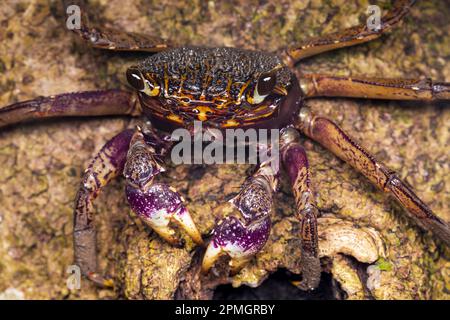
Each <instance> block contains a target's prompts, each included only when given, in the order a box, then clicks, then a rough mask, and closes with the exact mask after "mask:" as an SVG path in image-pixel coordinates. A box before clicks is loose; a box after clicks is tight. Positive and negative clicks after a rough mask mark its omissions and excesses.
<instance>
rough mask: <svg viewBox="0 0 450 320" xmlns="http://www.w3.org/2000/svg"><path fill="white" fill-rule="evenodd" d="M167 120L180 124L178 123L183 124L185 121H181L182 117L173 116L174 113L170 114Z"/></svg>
mask: <svg viewBox="0 0 450 320" xmlns="http://www.w3.org/2000/svg"><path fill="white" fill-rule="evenodd" d="M167 119H169V120H171V121H175V122H178V123H183V119H181V117H180V116H178V115H176V114H173V113H171V114H169V115H168V116H167Z"/></svg>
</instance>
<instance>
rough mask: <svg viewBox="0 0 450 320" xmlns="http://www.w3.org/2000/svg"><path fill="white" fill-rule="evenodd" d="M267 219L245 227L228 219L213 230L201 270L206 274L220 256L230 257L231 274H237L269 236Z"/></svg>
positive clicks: (239, 222)
mask: <svg viewBox="0 0 450 320" xmlns="http://www.w3.org/2000/svg"><path fill="white" fill-rule="evenodd" d="M270 224H271V223H270V219H269V218H268V217H266V218H263V219H261V220H260V221H257V222H254V223H252V224H250V225H248V226H245V225H244V224H243V223H242V222H241V221H239V220H238V219H237V218H236V217H228V218H226V220H224V221H223V222H222V223H220V224H219V225H218V226H217V228H216V229H215V230H214V237H213V239H212V240H211V242H210V244H209V245H208V248H207V250H206V253H205V256H204V258H203V264H202V270H203V271H204V272H207V271H208V270H209V269H210V268H211V267H212V266H213V265H214V263H215V262H216V261H217V259H218V258H219V256H221V255H222V254H228V255H229V256H230V257H231V262H230V266H231V273H236V272H238V271H239V270H240V269H241V268H242V267H243V265H244V264H245V263H247V262H248V260H249V259H250V258H251V257H252V256H253V255H255V254H256V253H257V252H258V251H260V250H261V249H262V248H263V247H264V245H265V244H266V242H267V239H268V238H269V234H270V227H271V226H270Z"/></svg>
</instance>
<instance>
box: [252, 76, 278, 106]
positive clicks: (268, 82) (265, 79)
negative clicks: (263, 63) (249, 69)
mask: <svg viewBox="0 0 450 320" xmlns="http://www.w3.org/2000/svg"><path fill="white" fill-rule="evenodd" d="M276 83H277V76H276V73H274V72H264V73H262V74H261V75H260V76H259V78H258V82H257V83H256V87H255V90H254V91H253V96H249V97H248V99H247V100H248V102H250V103H251V104H258V103H261V102H263V101H264V99H265V98H266V97H267V96H268V95H269V94H270V93H271V92H272V91H273V89H274V88H275V85H276Z"/></svg>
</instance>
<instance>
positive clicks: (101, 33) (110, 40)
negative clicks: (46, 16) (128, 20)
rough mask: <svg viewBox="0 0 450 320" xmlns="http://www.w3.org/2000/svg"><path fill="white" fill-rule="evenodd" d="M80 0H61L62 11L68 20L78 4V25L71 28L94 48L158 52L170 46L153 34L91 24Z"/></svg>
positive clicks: (167, 42)
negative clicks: (79, 17) (79, 14)
mask: <svg viewBox="0 0 450 320" xmlns="http://www.w3.org/2000/svg"><path fill="white" fill-rule="evenodd" d="M84 2H85V1H81V0H63V5H64V11H65V12H66V14H67V17H66V18H67V19H68V20H69V21H70V19H71V18H72V16H73V14H76V12H75V11H72V10H71V8H73V6H74V5H76V6H78V8H79V9H80V13H81V19H80V23H81V24H80V26H78V27H75V28H73V29H72V31H73V32H75V33H76V34H77V35H78V36H79V37H80V38H81V39H83V40H84V41H86V42H87V43H89V44H90V45H91V46H92V47H94V48H99V49H107V50H113V51H145V52H158V51H163V50H166V49H167V48H169V47H172V45H171V44H170V42H169V41H167V40H164V39H162V38H160V37H157V36H153V35H143V34H140V33H134V32H127V31H124V30H120V29H117V28H104V27H102V28H98V27H95V26H93V25H91V23H90V21H89V17H88V14H87V11H86V10H87V9H86V6H85V4H84Z"/></svg>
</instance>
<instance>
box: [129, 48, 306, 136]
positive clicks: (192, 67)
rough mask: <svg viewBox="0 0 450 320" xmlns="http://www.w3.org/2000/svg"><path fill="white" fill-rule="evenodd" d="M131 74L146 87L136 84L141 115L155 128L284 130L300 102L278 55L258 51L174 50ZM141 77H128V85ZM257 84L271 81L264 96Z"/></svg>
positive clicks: (293, 81)
mask: <svg viewBox="0 0 450 320" xmlns="http://www.w3.org/2000/svg"><path fill="white" fill-rule="evenodd" d="M133 71H134V72H136V73H137V74H139V76H141V77H142V80H143V82H144V83H142V82H138V86H139V88H141V90H140V92H139V98H140V101H141V104H142V107H143V110H144V112H145V114H146V115H147V116H148V117H149V118H150V119H152V120H154V124H155V126H157V127H159V128H164V124H166V127H169V128H170V127H175V126H178V127H180V126H181V127H182V126H184V127H189V126H191V125H192V122H193V121H195V120H197V121H202V122H204V124H205V125H206V126H211V127H216V128H219V129H228V128H248V127H251V128H265V129H271V128H282V127H284V126H286V125H289V124H291V123H292V122H293V121H294V117H295V115H296V114H297V113H298V109H299V101H300V100H301V91H300V89H299V86H298V82H297V79H296V77H295V75H294V74H293V73H292V72H291V71H290V70H289V68H288V67H287V66H285V65H284V64H283V62H282V61H281V59H280V58H279V57H278V56H276V55H274V54H270V53H265V52H261V51H252V50H243V49H237V48H227V47H219V48H205V47H183V48H175V49H169V50H167V51H163V52H160V53H157V54H155V55H153V56H150V57H148V58H147V59H145V60H144V61H143V62H141V63H139V64H138V65H137V66H134V67H131V68H130V69H129V70H128V72H129V73H130V72H133ZM139 76H137V75H136V74H129V79H130V78H131V81H130V82H131V83H132V82H133V80H134V78H133V77H139ZM144 79H145V80H144ZM260 79H261V80H267V79H273V82H272V83H271V85H269V86H270V87H269V88H267V89H268V92H267V93H265V94H264V95H262V94H261V95H259V93H258V90H257V88H258V85H259V80H260ZM260 82H263V81H260ZM155 91H156V92H155ZM259 91H261V88H260V90H259ZM153 94H156V96H152V95H153Z"/></svg>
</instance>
